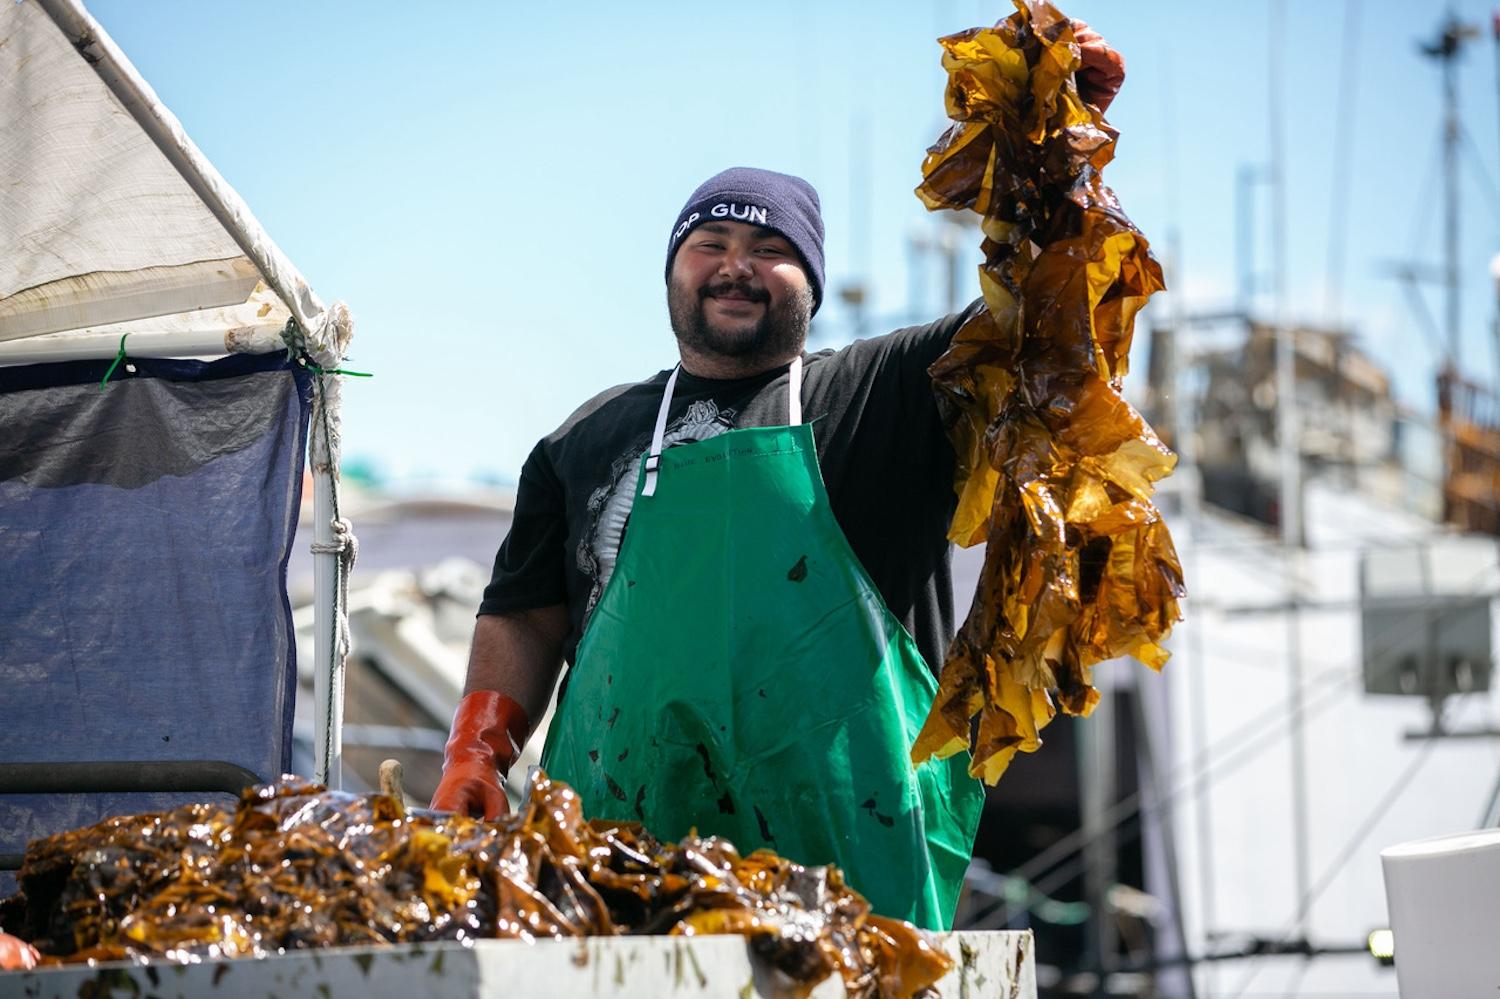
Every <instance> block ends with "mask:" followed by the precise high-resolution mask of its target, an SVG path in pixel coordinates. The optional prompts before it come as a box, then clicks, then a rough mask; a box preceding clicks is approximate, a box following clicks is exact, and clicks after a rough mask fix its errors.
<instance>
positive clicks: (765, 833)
mask: <svg viewBox="0 0 1500 999" xmlns="http://www.w3.org/2000/svg"><path fill="white" fill-rule="evenodd" d="M751 807H752V808H754V809H755V821H756V822H758V823H760V838H761V839H763V840H765V841H766V842H767V843H775V842H776V837H775V836H772V835H771V827H770V826H769V825H768V824H767V823H766V817H765V815H764V814H763V813H762V812H761V810H760V806H759V805H752V806H751Z"/></svg>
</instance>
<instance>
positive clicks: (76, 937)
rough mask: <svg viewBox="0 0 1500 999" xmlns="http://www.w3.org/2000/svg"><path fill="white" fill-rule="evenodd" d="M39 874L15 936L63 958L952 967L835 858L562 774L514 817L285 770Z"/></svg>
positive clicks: (121, 826)
mask: <svg viewBox="0 0 1500 999" xmlns="http://www.w3.org/2000/svg"><path fill="white" fill-rule="evenodd" d="M20 883H21V891H20V892H19V893H18V894H16V895H13V896H11V897H10V898H8V899H4V900H0V929H3V930H4V931H5V932H8V933H13V934H16V935H18V936H21V937H22V938H24V939H27V940H30V941H31V942H32V943H33V944H35V946H36V947H37V948H38V950H40V951H41V952H42V954H43V956H44V960H46V961H48V962H49V963H73V962H79V961H87V960H120V959H146V960H167V961H193V960H199V959H202V958H206V957H207V958H235V957H264V956H266V955H268V954H276V953H281V952H284V951H287V950H294V949H302V948H311V947H323V946H334V945H347V944H367V945H368V944H384V943H392V944H400V943H416V942H420V941H428V940H459V941H462V940H473V939H480V938H486V937H509V938H520V939H524V940H534V939H537V938H540V937H578V936H585V935H616V934H642V933H675V934H689V935H690V934H697V933H736V934H740V935H743V936H745V937H746V938H747V939H748V941H749V942H750V944H751V946H752V948H753V949H754V952H755V953H756V954H757V955H759V956H760V957H761V958H762V959H764V960H766V961H769V962H770V963H771V965H772V966H773V967H774V968H776V969H777V970H779V971H780V972H782V973H784V974H785V975H787V976H788V977H789V978H790V979H791V981H792V982H793V983H795V985H796V986H797V987H799V988H801V989H804V990H807V991H811V989H812V987H813V986H814V985H816V984H817V983H818V982H819V981H821V980H823V979H824V978H826V977H828V976H829V975H831V974H834V973H837V974H839V975H840V976H841V977H842V978H843V980H844V983H845V987H846V989H847V990H848V992H849V994H851V995H863V996H893V997H908V996H913V995H916V994H918V993H921V992H922V991H923V990H925V989H927V988H928V987H929V986H930V985H932V983H933V982H935V981H937V980H938V979H939V978H941V977H942V976H943V975H944V974H945V973H946V972H947V971H948V970H949V968H950V967H951V966H952V961H951V960H950V959H949V958H948V957H947V956H946V955H945V954H943V953H942V952H941V951H940V950H938V949H936V948H935V947H933V946H932V945H931V943H930V942H929V941H928V940H927V938H926V936H925V935H924V934H923V932H922V931H920V930H917V929H915V928H914V927H912V926H911V925H910V924H907V923H901V922H898V921H895V920H887V919H882V918H880V917H878V916H875V915H873V914H872V913H871V912H870V906H869V903H868V902H866V901H865V899H864V897H863V896H861V895H860V894H859V893H857V892H855V891H854V890H853V889H852V888H850V887H849V886H848V885H846V884H845V883H844V880H843V875H842V874H841V873H840V872H839V870H838V868H836V867H805V866H803V865H801V864H797V863H793V862H792V861H790V860H788V859H786V858H783V857H780V856H777V855H776V854H775V853H772V852H771V851H769V850H757V851H756V852H755V853H752V854H750V855H749V856H746V857H742V856H740V855H739V853H738V852H737V851H736V850H735V848H734V845H733V844H731V843H729V842H728V841H727V840H723V839H717V838H713V837H708V838H702V837H697V836H688V837H686V838H684V839H683V840H682V841H681V842H679V843H661V842H659V841H657V840H656V839H654V838H653V837H652V836H651V835H650V834H649V833H647V832H646V831H645V830H644V829H642V828H641V827H640V826H638V825H634V824H622V823H614V822H602V821H597V822H590V821H588V820H587V819H586V818H585V817H584V815H583V809H582V807H581V805H580V802H579V798H578V795H577V794H576V793H574V791H573V790H572V788H570V787H568V786H567V785H565V784H561V783H558V782H556V781H552V780H548V779H547V778H546V777H545V776H544V775H543V776H539V777H538V779H537V780H535V781H534V782H533V784H532V786H531V790H530V794H529V796H528V799H527V801H526V802H525V803H524V804H523V805H522V807H521V808H520V809H519V810H518V811H517V813H516V814H515V815H512V816H510V817H509V818H506V819H503V820H501V821H500V822H480V821H477V820H475V819H470V818H467V817H465V816H462V815H451V814H447V813H440V812H430V811H426V810H423V809H410V810H408V809H406V808H404V807H403V806H402V805H401V803H400V802H399V801H398V800H397V799H396V798H393V797H390V796H387V795H382V794H369V795H356V794H349V793H345V792H340V791H329V790H326V789H325V788H323V787H321V786H319V785H317V784H311V783H308V782H306V781H303V780H301V779H299V778H290V777H289V778H283V779H282V781H281V782H280V783H278V784H268V785H265V786H262V787H259V788H253V789H251V790H248V791H246V792H245V793H244V795H243V796H242V797H241V799H240V802H239V805H238V807H237V808H234V809H227V808H222V807H219V806H216V805H190V806H186V807H184V808H179V809H177V810H175V811H171V812H162V813H156V814H149V815H133V816H125V817H121V818H113V819H108V820H106V821H104V822H101V823H99V824H97V825H94V826H90V827H88V828H85V829H78V830H73V831H70V832H65V833H60V834H58V835H55V836H50V837H47V838H45V839H39V840H35V841H33V842H32V843H31V844H30V846H29V847H28V848H27V851H26V857H25V862H24V865H23V867H22V868H21V871H20Z"/></svg>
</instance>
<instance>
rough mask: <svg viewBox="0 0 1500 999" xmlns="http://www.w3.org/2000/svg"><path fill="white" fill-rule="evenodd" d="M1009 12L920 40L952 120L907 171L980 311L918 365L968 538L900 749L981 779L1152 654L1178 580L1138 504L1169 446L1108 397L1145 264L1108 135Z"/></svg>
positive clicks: (1043, 6)
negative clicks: (916, 721) (967, 602)
mask: <svg viewBox="0 0 1500 999" xmlns="http://www.w3.org/2000/svg"><path fill="white" fill-rule="evenodd" d="M1016 8H1017V13H1016V14H1014V15H1012V16H1011V17H1009V18H1007V19H1006V20H1004V21H1002V22H1000V23H999V24H997V25H996V26H995V27H993V28H976V29H972V30H969V31H965V32H962V33H960V34H956V35H950V36H948V37H946V38H943V39H941V40H940V44H941V45H942V48H943V67H944V69H945V70H947V72H948V87H947V94H946V103H947V111H948V116H949V117H950V118H951V119H952V120H953V122H954V124H953V125H952V126H951V127H950V128H949V129H948V130H947V132H945V133H944V134H943V135H942V137H941V138H939V139H938V141H937V142H936V144H934V145H933V146H932V148H931V149H929V150H928V154H927V158H926V160H925V162H924V163H923V165H922V175H923V181H922V184H921V185H920V186H919V187H918V188H917V196H918V197H919V198H921V199H922V201H923V202H924V203H925V204H926V205H927V207H928V208H929V209H932V210H944V209H948V210H957V211H972V212H975V213H976V214H978V215H979V216H980V229H981V231H982V232H983V244H982V246H983V252H984V258H985V259H984V263H983V265H981V267H980V268H979V287H980V291H981V293H982V295H983V297H984V303H985V306H986V308H985V309H984V310H982V311H980V312H979V313H977V314H976V315H975V316H974V317H973V318H972V319H970V320H969V321H968V322H967V323H966V324H965V325H964V327H963V328H962V329H961V330H960V331H959V333H958V334H957V335H956V336H955V338H954V341H953V344H952V346H951V348H950V349H949V351H948V352H947V353H946V354H945V355H944V356H943V357H942V358H940V359H939V360H938V362H937V363H936V364H935V365H934V366H933V368H932V375H933V377H934V382H935V385H936V386H937V390H938V392H939V395H940V397H941V398H943V399H944V400H945V402H946V403H951V413H952V415H953V420H952V423H951V429H950V436H951V437H952V440H953V442H954V445H955V448H956V449H957V453H958V474H957V481H956V488H957V490H958V495H959V505H958V511H957V513H956V514H955V516H954V520H953V524H952V528H951V530H950V536H951V537H952V539H953V540H954V541H955V542H957V543H958V544H961V545H965V546H968V545H973V544H977V543H979V542H987V548H986V552H985V561H984V567H983V570H982V572H981V575H980V581H979V589H978V593H977V594H976V595H975V600H974V603H973V605H972V607H971V609H970V611H969V616H968V618H967V619H966V620H965V621H964V624H963V626H962V627H961V628H960V630H959V632H958V635H957V637H956V638H955V639H954V641H953V643H952V645H951V646H950V647H949V650H948V655H947V658H946V660H945V661H944V664H943V669H942V674H941V687H940V690H939V692H938V696H937V699H936V701H935V702H934V704H933V707H932V711H931V713H930V714H929V716H928V718H927V722H926V724H925V725H924V727H923V729H922V732H921V734H920V736H919V737H918V738H917V741H916V744H915V746H914V747H913V749H912V758H913V760H915V761H918V762H920V761H922V760H925V759H927V758H929V757H931V756H934V755H936V756H939V757H945V756H949V755H951V754H953V753H956V752H958V751H959V750H960V749H963V748H964V747H966V746H967V747H970V748H971V749H972V752H973V761H972V764H971V768H970V772H971V773H972V774H974V775H975V776H976V777H982V778H983V779H984V780H985V781H987V782H989V783H991V784H993V783H994V782H995V781H997V780H998V779H999V778H1000V776H1001V775H1002V774H1003V773H1004V772H1005V769H1006V767H1007V766H1008V765H1009V764H1010V761H1011V759H1012V757H1013V756H1014V755H1015V753H1016V752H1017V751H1024V752H1031V751H1033V750H1035V749H1037V748H1038V747H1039V746H1040V745H1041V739H1040V737H1039V735H1038V733H1039V731H1040V730H1041V728H1042V727H1043V726H1044V725H1046V724H1047V723H1048V722H1049V721H1050V720H1051V719H1052V718H1053V716H1054V714H1055V713H1056V711H1057V710H1059V709H1061V710H1062V711H1064V712H1066V713H1068V714H1075V715H1087V714H1088V713H1089V712H1090V711H1091V710H1093V707H1094V705H1095V704H1096V703H1097V702H1098V700H1099V693H1098V691H1097V690H1095V689H1094V686H1093V682H1092V667H1093V665H1094V664H1095V663H1097V662H1099V661H1101V660H1104V659H1111V658H1114V657H1117V656H1122V655H1133V656H1135V657H1136V658H1137V659H1139V660H1140V661H1142V662H1144V663H1146V664H1147V665H1149V666H1151V667H1152V668H1154V669H1160V668H1161V666H1162V665H1163V664H1164V663H1165V662H1166V659H1167V653H1166V652H1165V650H1163V648H1162V647H1161V642H1162V641H1163V639H1164V638H1165V637H1166V636H1167V634H1168V632H1169V631H1170V630H1171V626H1172V624H1173V622H1175V621H1176V620H1178V619H1179V617H1180V614H1179V610H1178V601H1179V599H1180V598H1181V597H1182V596H1183V592H1184V591H1183V582H1182V569H1181V565H1180V563H1179V561H1178V558H1177V553H1176V551H1175V549H1174V548H1173V545H1172V539H1171V536H1170V534H1169V533H1168V531H1167V528H1166V525H1165V524H1164V523H1163V522H1162V519H1161V516H1160V514H1159V513H1158V511H1157V510H1156V507H1155V506H1154V505H1153V503H1152V499H1151V497H1152V493H1153V490H1154V483H1155V482H1156V481H1158V480H1159V479H1161V478H1162V477H1164V476H1165V475H1167V474H1168V473H1169V472H1171V470H1172V467H1173V465H1174V464H1175V463H1176V456H1175V455H1173V454H1172V452H1171V451H1169V450H1168V449H1167V448H1166V447H1165V446H1163V445H1162V443H1161V441H1159V440H1158V439H1157V437H1156V435H1155V434H1154V433H1153V432H1152V430H1151V428H1150V427H1149V426H1147V424H1146V422H1145V421H1144V420H1143V419H1142V418H1141V416H1140V414H1139V413H1137V412H1136V411H1135V410H1134V409H1133V408H1132V407H1131V406H1130V404H1129V403H1127V402H1126V401H1125V399H1124V397H1123V396H1122V395H1121V380H1122V379H1123V377H1124V375H1125V373H1126V370H1127V366H1128V355H1129V351H1130V342H1131V336H1132V333H1133V330H1134V324H1135V316H1136V313H1137V312H1138V311H1139V310H1140V308H1141V307H1142V306H1143V305H1144V304H1145V302H1146V300H1147V299H1148V298H1149V297H1150V296H1151V295H1152V294H1153V293H1155V292H1157V291H1159V290H1161V288H1162V287H1163V284H1162V276H1161V268H1160V267H1159V266H1158V264H1157V262H1156V261H1155V259H1153V258H1152V256H1151V253H1150V250H1149V247H1148V244H1147V242H1146V239H1145V237H1143V236H1142V235H1141V233H1140V231H1139V230H1137V229H1136V228H1135V226H1134V225H1132V224H1131V222H1130V220H1129V219H1128V218H1126V217H1125V213H1124V212H1123V211H1122V210H1121V208H1120V204H1119V202H1118V201H1117V200H1116V198H1115V196H1114V193H1113V192H1112V191H1111V190H1110V189H1109V188H1108V187H1106V186H1104V182H1103V179H1102V176H1101V171H1102V170H1103V168H1104V166H1105V165H1106V164H1108V163H1109V162H1110V160H1111V159H1112V158H1113V156H1114V150H1115V140H1116V138H1117V136H1118V133H1117V132H1116V131H1115V130H1114V129H1112V128H1111V127H1110V126H1109V124H1108V123H1107V122H1106V121H1105V120H1104V117H1103V115H1102V114H1101V113H1100V112H1099V111H1098V110H1097V109H1096V108H1094V107H1092V106H1090V105H1088V104H1086V103H1085V102H1084V101H1083V100H1082V99H1081V98H1080V97H1079V95H1078V88H1077V85H1076V82H1075V80H1074V72H1075V71H1076V70H1077V69H1078V66H1079V52H1078V45H1077V43H1076V41H1075V40H1074V36H1073V27H1072V24H1071V22H1070V21H1069V19H1068V18H1066V17H1064V16H1063V15H1062V14H1061V13H1060V12H1059V11H1058V10H1057V9H1056V8H1054V7H1053V6H1052V5H1051V4H1048V3H1045V2H1041V0H1016ZM976 715H977V716H978V723H977V725H976V724H975V723H974V722H973V719H974V717H975V716H976Z"/></svg>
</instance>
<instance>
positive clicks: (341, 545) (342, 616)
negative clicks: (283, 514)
mask: <svg viewBox="0 0 1500 999" xmlns="http://www.w3.org/2000/svg"><path fill="white" fill-rule="evenodd" d="M335 489H337V487H335ZM329 527H331V528H332V529H333V540H332V541H327V542H324V541H314V542H313V543H312V544H311V545H309V546H308V549H309V550H310V551H311V552H312V553H313V554H314V555H337V556H339V586H338V604H337V606H336V607H335V608H334V618H335V620H337V621H338V629H339V631H338V642H337V645H336V650H337V655H338V662H339V665H336V666H334V667H333V668H334V669H338V668H339V666H341V665H342V663H343V661H344V660H345V659H346V658H347V657H348V655H349V650H350V648H351V647H352V644H353V640H352V639H351V638H350V635H349V574H350V573H352V572H353V571H354V563H355V562H357V561H359V538H357V537H355V534H354V525H353V524H351V523H349V521H348V520H347V519H346V518H344V517H335V518H333V519H332V520H330V521H329Z"/></svg>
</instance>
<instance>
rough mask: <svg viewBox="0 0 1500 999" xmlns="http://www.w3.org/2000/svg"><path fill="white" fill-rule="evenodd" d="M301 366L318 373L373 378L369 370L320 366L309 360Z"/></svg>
mask: <svg viewBox="0 0 1500 999" xmlns="http://www.w3.org/2000/svg"><path fill="white" fill-rule="evenodd" d="M302 366H303V367H304V368H306V369H307V370H308V371H311V372H314V373H316V374H320V375H353V376H354V377H355V378H374V377H375V374H374V373H373V372H370V371H348V370H346V369H344V368H320V367H318V366H317V365H316V364H314V363H313V362H311V361H306V360H305V361H303V362H302Z"/></svg>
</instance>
